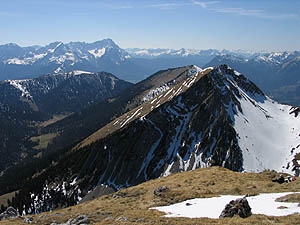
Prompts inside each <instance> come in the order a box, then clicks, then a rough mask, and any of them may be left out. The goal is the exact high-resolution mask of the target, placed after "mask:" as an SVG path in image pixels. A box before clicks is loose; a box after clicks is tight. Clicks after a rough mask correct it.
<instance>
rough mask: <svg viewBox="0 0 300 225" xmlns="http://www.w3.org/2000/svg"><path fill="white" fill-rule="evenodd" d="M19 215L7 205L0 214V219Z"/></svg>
mask: <svg viewBox="0 0 300 225" xmlns="http://www.w3.org/2000/svg"><path fill="white" fill-rule="evenodd" d="M18 216H19V213H18V211H17V210H16V209H15V208H13V207H11V206H10V207H8V208H7V209H6V210H5V211H4V212H3V213H1V214H0V220H4V219H10V218H16V217H18Z"/></svg>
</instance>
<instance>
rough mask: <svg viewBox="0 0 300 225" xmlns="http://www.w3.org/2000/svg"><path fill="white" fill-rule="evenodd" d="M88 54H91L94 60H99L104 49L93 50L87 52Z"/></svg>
mask: <svg viewBox="0 0 300 225" xmlns="http://www.w3.org/2000/svg"><path fill="white" fill-rule="evenodd" d="M88 52H89V53H90V54H92V55H93V56H94V57H95V58H100V57H102V56H103V55H104V54H105V52H106V49H105V48H101V49H97V48H95V49H93V50H89V51H88Z"/></svg>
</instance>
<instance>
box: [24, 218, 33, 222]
mask: <svg viewBox="0 0 300 225" xmlns="http://www.w3.org/2000/svg"><path fill="white" fill-rule="evenodd" d="M32 222H33V217H26V218H24V223H32Z"/></svg>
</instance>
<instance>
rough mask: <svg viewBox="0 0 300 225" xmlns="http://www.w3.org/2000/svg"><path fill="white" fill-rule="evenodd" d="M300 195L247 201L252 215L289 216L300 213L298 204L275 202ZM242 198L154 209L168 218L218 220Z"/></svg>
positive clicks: (261, 196) (199, 200) (194, 201)
mask: <svg viewBox="0 0 300 225" xmlns="http://www.w3.org/2000/svg"><path fill="white" fill-rule="evenodd" d="M299 193H300V192H284V193H269V194H259V195H257V196H252V197H247V200H248V202H249V205H250V207H251V211H252V214H264V215H267V216H287V215H291V214H294V213H300V207H298V203H286V202H276V201H275V200H276V199H277V198H280V197H283V196H286V195H288V194H299ZM242 197H243V196H234V195H222V196H220V197H213V198H195V199H191V200H187V201H184V202H181V203H176V204H173V205H170V206H162V207H155V208H152V209H156V210H159V211H161V212H165V213H167V215H165V216H166V217H188V218H201V217H207V218H211V219H217V218H219V216H220V215H221V212H222V210H223V209H224V208H225V205H226V204H227V203H229V202H230V201H231V200H235V199H237V198H242ZM279 207H280V208H279Z"/></svg>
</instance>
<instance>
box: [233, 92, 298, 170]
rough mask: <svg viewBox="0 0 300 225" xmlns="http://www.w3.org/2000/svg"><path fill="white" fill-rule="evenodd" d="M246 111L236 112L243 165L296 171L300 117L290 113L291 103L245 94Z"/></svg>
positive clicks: (243, 102)
mask: <svg viewBox="0 0 300 225" xmlns="http://www.w3.org/2000/svg"><path fill="white" fill-rule="evenodd" d="M240 103H241V107H242V109H243V113H238V114H237V115H235V124H234V128H235V130H236V131H237V133H238V139H239V146H240V148H241V149H242V151H243V159H244V169H245V170H246V171H253V172H260V171H263V170H265V169H273V170H276V171H281V172H286V173H290V174H293V173H294V172H293V171H292V169H293V164H292V161H293V159H294V156H295V154H296V153H299V148H298V147H299V144H300V136H299V134H300V118H299V117H295V115H294V114H290V113H291V111H292V107H291V106H288V105H282V104H278V103H277V102H275V101H272V100H271V99H270V98H268V97H267V99H265V100H264V101H263V102H258V101H255V102H254V103H251V102H250V101H249V100H246V99H245V98H242V99H241V100H240Z"/></svg>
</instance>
